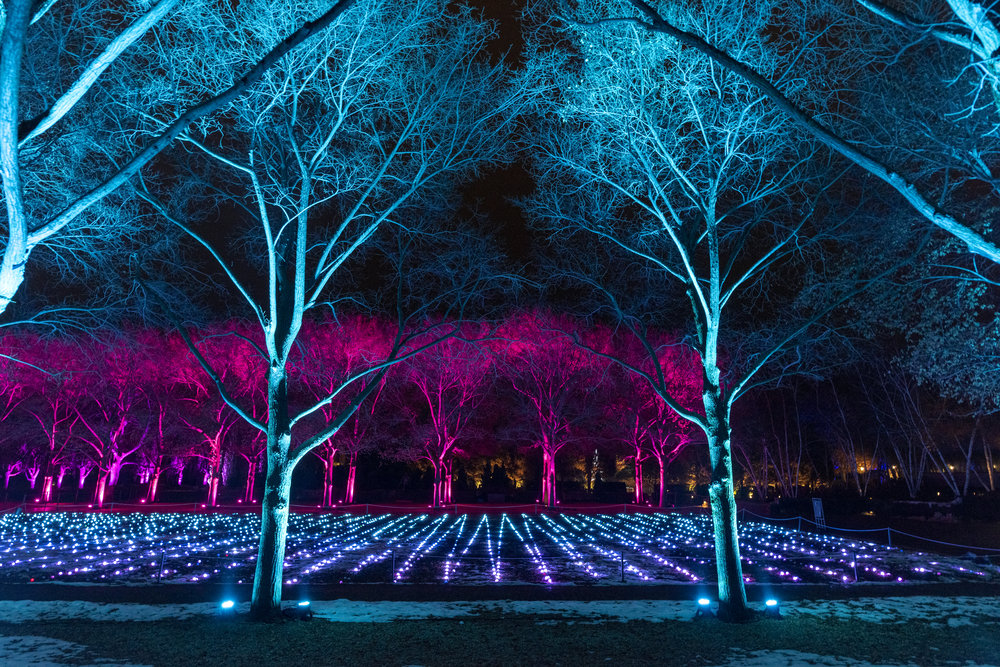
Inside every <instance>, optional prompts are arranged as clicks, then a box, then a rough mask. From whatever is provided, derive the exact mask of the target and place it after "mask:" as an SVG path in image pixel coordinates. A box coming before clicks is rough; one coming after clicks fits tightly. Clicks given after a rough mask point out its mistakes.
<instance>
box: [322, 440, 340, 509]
mask: <svg viewBox="0 0 1000 667" xmlns="http://www.w3.org/2000/svg"><path fill="white" fill-rule="evenodd" d="M326 447H327V448H326V449H325V450H324V451H323V456H322V457H320V460H321V461H322V462H323V502H322V505H323V507H333V502H334V501H333V471H334V466H333V460H334V458H335V457H336V456H337V450H336V449H335V448H333V447H330V446H329V444H328V445H326Z"/></svg>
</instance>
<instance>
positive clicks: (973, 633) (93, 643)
mask: <svg viewBox="0 0 1000 667" xmlns="http://www.w3.org/2000/svg"><path fill="white" fill-rule="evenodd" d="M998 617H1000V610H998ZM946 621H947V619H942V623H940V624H937V623H935V624H932V623H927V622H917V621H914V622H909V623H906V624H877V623H870V622H845V621H830V620H821V619H815V618H787V619H783V620H777V621H776V620H760V621H757V622H755V623H751V624H748V625H725V624H722V623H719V622H717V621H715V620H702V621H697V622H663V623H651V622H645V621H633V622H627V623H622V622H599V623H584V622H571V621H561V620H558V619H553V618H545V617H531V616H518V617H516V618H510V617H506V618H504V617H493V618H491V617H477V618H472V619H469V618H466V619H463V620H457V619H443V620H419V621H395V622H392V623H334V622H330V621H325V620H319V619H316V620H312V621H307V622H304V621H297V622H296V621H289V622H285V623H279V624H274V625H259V624H252V623H249V622H247V621H245V620H242V619H239V618H236V619H224V618H212V619H206V620H202V621H173V622H124V623H109V622H99V621H37V622H33V623H18V624H10V623H0V635H10V636H26V635H32V636H42V637H50V638H54V639H59V640H63V641H69V642H73V643H75V644H81V645H84V646H86V647H88V650H87V651H85V652H84V653H82V654H78V655H76V656H73V657H72V659H67V660H66V661H65V662H66V664H85V663H94V662H100V661H107V660H113V661H125V662H129V663H140V664H149V665H156V666H160V665H164V666H166V665H171V666H173V665H213V666H215V665H351V666H359V665H463V666H466V665H477V666H481V665H573V667H580V666H582V665H650V664H669V665H713V664H717V665H725V664H728V663H731V662H732V661H734V660H736V659H738V658H739V657H743V656H745V655H746V654H749V653H750V652H753V651H760V650H795V651H800V652H803V653H815V654H819V655H822V656H831V657H838V658H849V659H853V660H859V661H867V662H870V663H876V664H880V665H900V664H917V665H938V664H949V663H950V664H965V663H966V662H967V661H973V662H975V663H978V664H985V665H997V664H1000V622H994V623H987V624H984V625H981V626H972V625H962V626H958V627H949V626H948V625H947V624H946ZM757 664H763V663H759V662H758V663H757ZM822 664H834V663H830V662H824V663H822ZM847 664H850V662H848V663H847Z"/></svg>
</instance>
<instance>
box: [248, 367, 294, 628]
mask: <svg viewBox="0 0 1000 667" xmlns="http://www.w3.org/2000/svg"><path fill="white" fill-rule="evenodd" d="M267 384H268V387H267V391H268V396H267V405H268V420H267V476H266V477H265V478H264V498H263V500H262V502H261V508H260V522H261V526H260V546H259V548H258V551H257V569H256V571H255V572H254V581H253V593H252V597H251V601H250V615H251V617H252V618H254V619H255V620H276V619H278V618H280V617H281V584H282V575H283V573H284V556H285V540H286V537H287V534H288V510H289V499H290V496H291V489H292V469H293V465H292V462H291V460H290V457H289V454H290V452H291V444H292V433H291V424H290V423H289V418H288V385H287V377H286V372H285V369H284V364H283V363H281V362H279V361H272V362H271V367H270V370H269V372H268V383H267Z"/></svg>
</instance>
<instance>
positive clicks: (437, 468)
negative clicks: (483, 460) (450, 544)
mask: <svg viewBox="0 0 1000 667" xmlns="http://www.w3.org/2000/svg"><path fill="white" fill-rule="evenodd" d="M465 329H466V330H465V331H464V332H463V335H464V337H466V338H481V337H482V333H483V328H482V327H478V326H477V327H473V326H471V325H467V326H466V327H465ZM472 329H477V330H472ZM491 366H492V359H491V357H490V355H489V354H488V353H487V351H486V350H484V349H483V347H482V346H481V345H478V344H473V343H468V342H465V341H464V340H458V339H451V340H447V341H444V342H442V343H439V344H438V345H436V346H434V347H433V348H431V349H430V350H428V351H427V352H424V353H423V354H421V355H419V356H416V357H413V358H411V359H409V360H408V361H407V362H405V364H404V365H403V366H402V367H401V368H400V369H399V372H400V373H402V374H403V375H404V376H405V378H406V388H409V389H411V390H412V391H405V390H404V391H401V392H397V393H396V400H397V401H398V402H399V403H400V405H399V409H400V411H401V412H402V413H403V414H405V415H406V416H407V418H408V420H409V423H410V426H411V434H410V436H409V439H410V441H409V443H408V444H407V445H404V446H403V447H402V448H401V450H400V454H401V455H402V456H403V457H405V458H410V459H416V460H423V461H426V462H427V463H429V464H430V466H431V469H432V470H433V473H434V482H433V487H432V491H431V505H432V506H434V507H440V506H442V505H444V504H446V503H450V502H452V489H451V485H452V465H453V464H454V462H455V457H456V456H458V455H460V454H462V453H463V450H462V440H463V439H464V438H468V437H470V436H471V435H472V432H471V431H472V429H473V428H474V424H475V416H476V410H477V409H478V407H479V405H480V403H481V402H482V401H483V399H484V398H485V396H486V394H487V392H488V391H489V389H490V387H491V385H492V384H493V377H494V376H493V371H492V368H491Z"/></svg>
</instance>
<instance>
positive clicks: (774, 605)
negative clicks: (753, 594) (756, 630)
mask: <svg viewBox="0 0 1000 667" xmlns="http://www.w3.org/2000/svg"><path fill="white" fill-rule="evenodd" d="M764 616H766V617H767V618H781V608H780V607H779V606H778V601H777V600H774V599H770V600H766V601H765V602H764Z"/></svg>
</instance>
